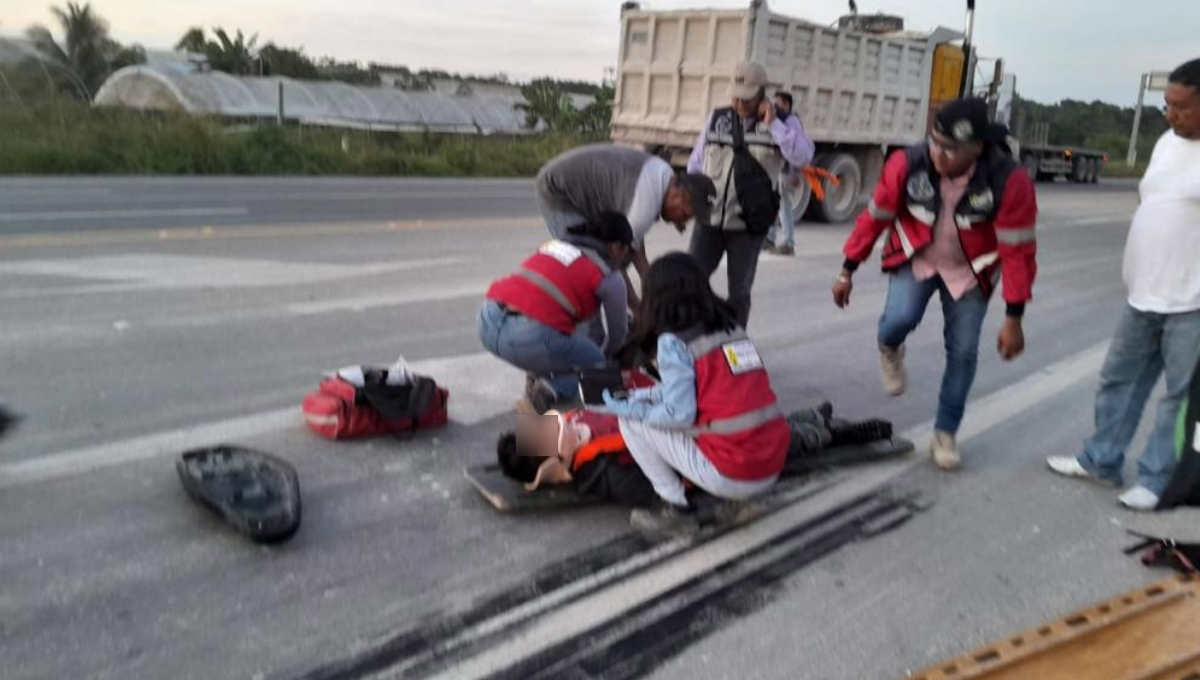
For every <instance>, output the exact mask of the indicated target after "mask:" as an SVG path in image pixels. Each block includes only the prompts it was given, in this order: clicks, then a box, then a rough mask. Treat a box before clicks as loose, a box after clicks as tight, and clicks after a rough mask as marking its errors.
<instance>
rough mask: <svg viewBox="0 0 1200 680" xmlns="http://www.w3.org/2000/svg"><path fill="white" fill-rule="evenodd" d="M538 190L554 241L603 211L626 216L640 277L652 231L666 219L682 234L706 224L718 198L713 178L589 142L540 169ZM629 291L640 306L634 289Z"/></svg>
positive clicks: (634, 151)
mask: <svg viewBox="0 0 1200 680" xmlns="http://www.w3.org/2000/svg"><path fill="white" fill-rule="evenodd" d="M536 188H537V201H538V207H539V209H540V210H541V212H542V216H543V217H544V218H545V220H546V228H547V229H549V230H550V233H551V235H553V236H554V237H555V238H562V237H563V236H564V234H565V233H566V230H567V229H569V228H570V227H574V226H578V225H580V224H583V223H585V222H588V221H591V220H595V219H596V217H597V216H599V215H600V213H603V212H606V211H611V212H618V213H621V214H622V215H624V216H625V217H626V218H627V219H628V220H629V225H630V227H631V228H632V229H633V258H632V261H633V266H634V269H636V270H637V272H638V276H645V274H646V271H647V270H648V269H649V268H650V262H649V259H648V258H647V257H646V246H645V240H646V234H647V232H649V231H650V227H652V226H654V225H655V224H656V223H657V222H658V221H659V219H662V220H663V221H666V222H670V223H672V224H674V225H675V229H676V230H677V231H679V232H680V233H683V230H684V229H685V228H686V227H687V223H688V221H689V220H691V219H693V218H696V219H697V221H705V222H706V221H707V220H708V212H709V204H710V201H711V200H712V197H713V196H714V195H715V194H716V189H715V188H714V187H713V183H712V180H710V179H708V178H707V177H705V176H704V175H702V174H696V175H676V174H675V171H674V170H672V169H671V166H670V165H669V164H668V163H667V162H666V161H664V160H663V159H661V158H659V157H657V156H654V155H651V154H648V153H646V152H644V151H640V150H638V149H632V148H628V147H623V146H614V145H611V144H589V145H587V146H581V147H578V148H576V149H572V150H570V151H567V152H565V153H562V154H559V155H558V156H556V157H555V158H553V159H551V160H550V162H548V163H546V165H544V166H542V169H541V170H540V171H538V175H537V180H536ZM626 283H628V279H626ZM627 290H628V295H629V301H630V303H631V306H633V307H634V308H636V301H637V298H636V294H635V293H634V289H633V286H627Z"/></svg>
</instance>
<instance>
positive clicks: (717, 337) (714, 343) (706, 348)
mask: <svg viewBox="0 0 1200 680" xmlns="http://www.w3.org/2000/svg"><path fill="white" fill-rule="evenodd" d="M749 339H750V337H749V336H747V335H746V332H745V331H742V330H737V331H722V332H720V333H713V334H711V335H702V336H700V337H698V338H696V339H695V340H692V341H691V342H689V343H688V344H687V349H688V352H690V353H691V355H692V358H693V359H699V358H700V357H702V356H704V355H705V354H708V353H709V352H711V351H713V350H714V349H716V348H718V347H720V346H721V345H725V344H728V343H731V342H737V341H739V340H749Z"/></svg>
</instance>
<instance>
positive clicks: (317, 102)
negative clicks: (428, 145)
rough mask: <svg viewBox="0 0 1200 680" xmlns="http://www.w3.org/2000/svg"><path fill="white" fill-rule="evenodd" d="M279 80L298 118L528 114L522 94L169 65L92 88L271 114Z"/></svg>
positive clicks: (146, 100)
mask: <svg viewBox="0 0 1200 680" xmlns="http://www.w3.org/2000/svg"><path fill="white" fill-rule="evenodd" d="M280 84H282V85H283V111H284V117H285V118H286V119H288V120H296V121H300V122H302V123H309V124H314V125H329V126H334V127H352V128H371V129H386V130H430V131H434V132H465V133H483V134H489V133H495V132H502V133H515V132H525V131H528V130H527V129H526V128H525V127H524V125H525V114H524V113H522V112H521V111H518V110H517V109H516V108H515V107H514V105H515V104H517V103H520V102H521V101H522V100H521V98H520V97H512V96H503V95H495V94H492V95H485V96H457V95H451V94H442V93H437V92H412V91H407V90H400V89H396V88H390V87H365V86H357V85H348V84H346V83H342V82H335V81H302V80H294V79H292V78H281V77H261V78H260V77H255V76H232V75H229V74H227V73H222V72H220V71H197V70H192V69H189V68H186V67H184V66H183V65H180V66H178V67H176V66H173V65H170V64H157V65H151V66H131V67H129V68H124V69H121V70H120V71H117V72H116V73H114V74H113V75H112V76H111V77H109V79H108V80H107V81H105V83H104V85H103V86H102V87H101V88H100V91H99V92H97V93H96V97H95V104H96V105H97V106H126V107H131V108H136V109H143V110H174V111H184V112H187V113H190V114H195V115H212V116H221V117H229V118H275V117H276V115H277V114H278V110H279V88H280Z"/></svg>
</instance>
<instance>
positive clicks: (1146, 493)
mask: <svg viewBox="0 0 1200 680" xmlns="http://www.w3.org/2000/svg"><path fill="white" fill-rule="evenodd" d="M1117 502H1118V503H1120V504H1121V505H1124V506H1125V507H1127V508H1129V509H1130V510H1137V511H1139V512H1153V511H1154V509H1155V508H1157V507H1158V494H1156V493H1154V492H1153V491H1151V490H1150V489H1147V488H1146V487H1144V486H1142V485H1141V484H1138V485H1137V486H1135V487H1133V488H1132V489H1130V490H1128V491H1126V492H1125V493H1123V494H1121V495H1120V496H1118V497H1117Z"/></svg>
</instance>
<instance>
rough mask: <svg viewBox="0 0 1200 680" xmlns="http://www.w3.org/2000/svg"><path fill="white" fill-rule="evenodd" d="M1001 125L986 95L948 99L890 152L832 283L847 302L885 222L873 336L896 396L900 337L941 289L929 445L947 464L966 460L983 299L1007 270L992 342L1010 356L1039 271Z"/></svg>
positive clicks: (1021, 343)
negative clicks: (961, 436)
mask: <svg viewBox="0 0 1200 680" xmlns="http://www.w3.org/2000/svg"><path fill="white" fill-rule="evenodd" d="M1006 132H1007V130H1005V129H1004V128H1003V127H1002V126H995V125H991V124H989V122H988V117H987V104H986V103H985V102H984V101H983V100H981V99H960V100H956V101H952V102H949V103H947V104H946V105H945V106H944V107H943V108H942V110H941V111H940V112H938V114H937V117H936V120H935V122H934V127H933V131H932V132H931V134H930V136H929V139H928V140H927V141H926V142H924V143H922V144H918V145H916V146H913V147H910V148H908V149H905V150H901V151H897V152H896V153H894V154H892V156H891V157H890V158H888V161H887V163H886V164H885V165H884V168H883V175H882V177H881V178H880V181H879V186H878V187H877V188H876V190H875V196H874V198H873V199H872V200H871V203H870V205H869V206H868V207H867V209H866V210H865V211H863V213H862V214H861V215H859V217H858V221H857V223H856V224H855V226H854V230H853V232H851V234H850V236H849V238H848V239H847V240H846V244H845V247H844V248H843V253H844V254H845V261H844V263H843V265H842V271H841V272H840V273H839V274H838V277H837V280H836V281H835V282H834V284H833V301H834V304H836V305H837V306H838V307H839V308H841V307H845V306H846V305H848V304H849V303H850V292H851V290H852V287H853V284H852V283H851V277H852V276H853V275H854V271H855V270H856V269H857V268H858V266H859V265H860V264H861V263H862V262H863V261H864V260H866V259H867V257H869V256H870V254H871V249H872V248H873V246H874V244H875V241H876V240H877V239H878V238H879V236H880V234H882V233H883V232H884V231H888V236H887V238H886V240H885V244H884V246H883V271H884V272H886V273H887V274H888V275H889V276H888V293H887V302H886V303H885V305H884V308H883V315H882V316H881V317H880V319H879V335H878V340H879V352H880V368H881V375H882V379H883V388H884V390H885V391H886V392H887V393H888V394H891V395H892V396H898V395H900V394H902V393H903V392H904V390H905V388H906V387H907V382H908V377H907V375H906V373H905V370H904V340H905V339H906V338H907V337H908V334H909V333H911V332H912V331H913V330H914V329H915V328H916V327H917V325H918V324H920V322H921V318H922V316H924V314H925V308H926V306H927V305H928V303H929V299H930V298H931V297H933V294H934V293H937V294H938V296H939V297H940V299H941V302H942V315H943V317H944V319H945V330H944V333H943V336H944V338H945V347H946V368H945V371H944V373H943V375H942V384H941V392H940V393H939V395H938V409H937V419H936V421H935V424H934V436H933V441H932V443H931V445H930V450H931V452H932V454H933V458H934V462H935V463H937V465H938V467H940V468H942V469H944V470H953V469H955V468H957V467H958V465H959V463H960V458H959V452H958V444H957V442H956V440H955V434H956V432H957V431H958V427H959V424H960V423H961V422H962V417H963V411H964V409H965V408H966V403H967V395H968V393H969V392H970V390H971V383H972V382H973V381H974V380H975V364H976V359H977V356H978V353H979V336H980V330H981V328H982V326H983V318H984V315H985V314H986V313H987V305H988V299H989V297H990V296H991V294H992V291H993V290H994V289H995V287H996V285H997V283H999V282H1000V280H1001V279H1003V297H1004V302H1005V319H1004V324H1003V326H1002V327H1001V330H1000V336H999V338H998V339H997V341H996V348H997V350H998V351H999V352H1000V356H1001V357H1003V358H1004V359H1005V360H1006V361H1007V360H1010V359H1013V358H1015V357H1016V356H1018V355H1019V354H1021V352H1022V351H1023V350H1024V348H1025V336H1024V333H1023V331H1022V328H1021V316H1022V314H1023V313H1024V311H1025V303H1027V302H1028V301H1029V300H1030V299H1031V297H1032V289H1033V279H1034V276H1035V274H1036V273H1037V260H1036V253H1037V242H1036V240H1035V233H1034V226H1035V223H1036V222H1037V199H1036V196H1035V194H1034V189H1033V183H1032V182H1031V181H1030V179H1029V176H1028V175H1027V174H1026V173H1025V172H1024V171H1022V169H1021V168H1020V166H1019V165H1018V163H1017V162H1016V161H1015V160H1013V158H1012V157H1011V156H1010V155H1009V154H1008V153H1006V152H1005V151H1004V150H1003V148H1002V144H1003V142H1004V135H1005V134H1006Z"/></svg>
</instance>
